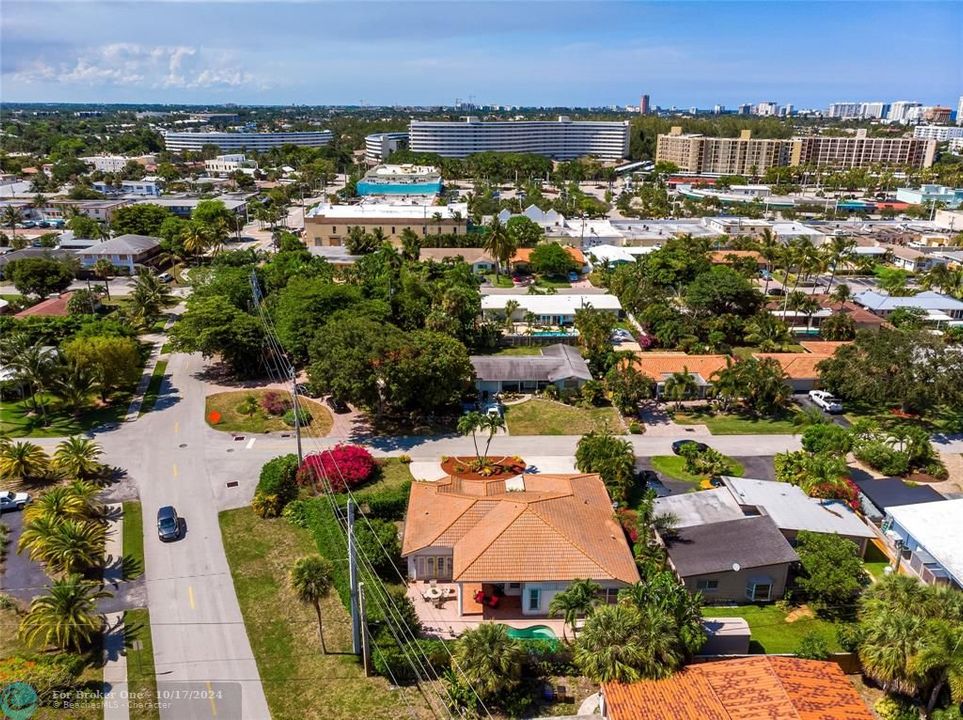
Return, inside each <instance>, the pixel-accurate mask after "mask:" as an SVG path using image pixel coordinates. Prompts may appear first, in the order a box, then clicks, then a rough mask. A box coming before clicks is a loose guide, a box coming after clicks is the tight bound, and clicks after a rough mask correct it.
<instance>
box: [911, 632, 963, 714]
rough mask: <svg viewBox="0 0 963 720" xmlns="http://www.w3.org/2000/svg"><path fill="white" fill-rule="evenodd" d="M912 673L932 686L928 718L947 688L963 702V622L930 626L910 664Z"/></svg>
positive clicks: (957, 701) (927, 702)
mask: <svg viewBox="0 0 963 720" xmlns="http://www.w3.org/2000/svg"><path fill="white" fill-rule="evenodd" d="M909 666H910V669H911V671H912V672H913V673H914V674H916V675H919V676H921V677H923V678H926V680H925V684H926V685H928V686H929V688H928V689H929V697H928V698H925V699H926V716H927V717H929V716H930V713H932V712H933V708H935V707H936V703H937V701H938V700H939V699H940V695H941V694H942V692H943V689H944V688H945V687H946V686H949V688H950V697H951V699H952V701H953V702H954V703H963V622H961V620H960V619H959V618H958V619H957V622H949V621H947V620H933V621H930V622H929V623H928V624H927V627H926V632H925V633H924V634H923V641H922V643H921V646H920V648H919V650H918V652H917V654H916V655H914V656H913V657H912V658H911V659H910V662H909Z"/></svg>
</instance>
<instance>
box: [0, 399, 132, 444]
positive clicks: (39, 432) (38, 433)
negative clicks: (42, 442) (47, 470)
mask: <svg viewBox="0 0 963 720" xmlns="http://www.w3.org/2000/svg"><path fill="white" fill-rule="evenodd" d="M130 398H131V394H130V393H118V394H116V395H114V397H113V398H112V399H111V402H110V404H109V405H105V406H98V405H96V403H97V402H98V400H97V399H95V398H93V397H92V398H91V403H92V406H91V407H90V408H89V409H87V410H84V411H83V412H82V413H80V414H79V415H74V414H73V413H72V412H70V411H69V410H67V409H66V408H63V407H62V406H61V404H60V402H59V401H57V400H53V399H50V404H49V405H48V407H47V422H46V424H45V423H44V418H43V416H42V415H41V414H39V413H33V412H32V406H30V405H29V404H28V402H27V401H24V400H17V401H5V402H0V434H5V435H7V436H9V437H14V438H17V437H35V438H45V437H66V436H68V435H78V434H80V433H83V432H86V431H87V430H90V429H91V428H94V427H97V426H98V425H102V424H103V423H117V422H120V421H121V420H123V418H124V416H125V415H126V414H127V407H128V405H130Z"/></svg>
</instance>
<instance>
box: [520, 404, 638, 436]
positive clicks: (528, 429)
mask: <svg viewBox="0 0 963 720" xmlns="http://www.w3.org/2000/svg"><path fill="white" fill-rule="evenodd" d="M505 421H506V422H507V423H508V432H509V433H510V434H512V435H584V434H585V433H588V432H591V431H592V430H602V429H603V428H605V426H606V425H608V427H609V429H611V430H612V432H614V433H618V434H623V433H624V432H625V428H623V426H622V419H621V418H620V417H619V413H618V411H617V410H616V409H615V408H613V407H593V408H580V407H573V406H571V405H566V404H565V403H560V402H556V401H554V400H544V399H542V398H533V399H531V400H527V401H525V402H523V403H519V404H518V405H509V406H507V407H506V408H505Z"/></svg>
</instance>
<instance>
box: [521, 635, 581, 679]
mask: <svg viewBox="0 0 963 720" xmlns="http://www.w3.org/2000/svg"><path fill="white" fill-rule="evenodd" d="M525 651H526V652H527V653H528V657H527V658H526V659H525V664H526V665H527V666H528V668H529V674H530V675H532V676H534V677H551V676H556V677H557V676H560V675H562V676H572V675H578V674H579V673H578V669H577V668H576V667H575V664H574V661H573V659H572V646H571V645H566V644H564V643H560V642H557V641H555V640H528V641H526V642H525Z"/></svg>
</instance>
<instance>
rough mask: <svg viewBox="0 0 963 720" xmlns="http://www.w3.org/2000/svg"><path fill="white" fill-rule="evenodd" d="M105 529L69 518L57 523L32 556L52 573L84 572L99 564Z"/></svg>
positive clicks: (101, 558)
mask: <svg viewBox="0 0 963 720" xmlns="http://www.w3.org/2000/svg"><path fill="white" fill-rule="evenodd" d="M106 537H107V528H106V526H105V525H104V524H103V523H102V522H98V521H92V520H74V519H72V518H68V519H66V520H61V521H60V522H59V523H57V526H56V527H55V528H54V530H53V532H52V533H50V535H49V536H48V537H47V538H46V540H45V541H43V542H41V543H39V545H38V546H35V548H34V553H32V554H31V557H32V558H33V559H34V560H40V561H42V562H43V563H45V564H46V565H48V566H50V568H51V569H52V570H53V571H54V572H58V573H61V572H62V573H68V574H70V573H83V572H86V571H88V570H90V569H91V568H94V567H97V566H99V565H100V564H101V562H102V561H103V558H104V541H105V539H106Z"/></svg>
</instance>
